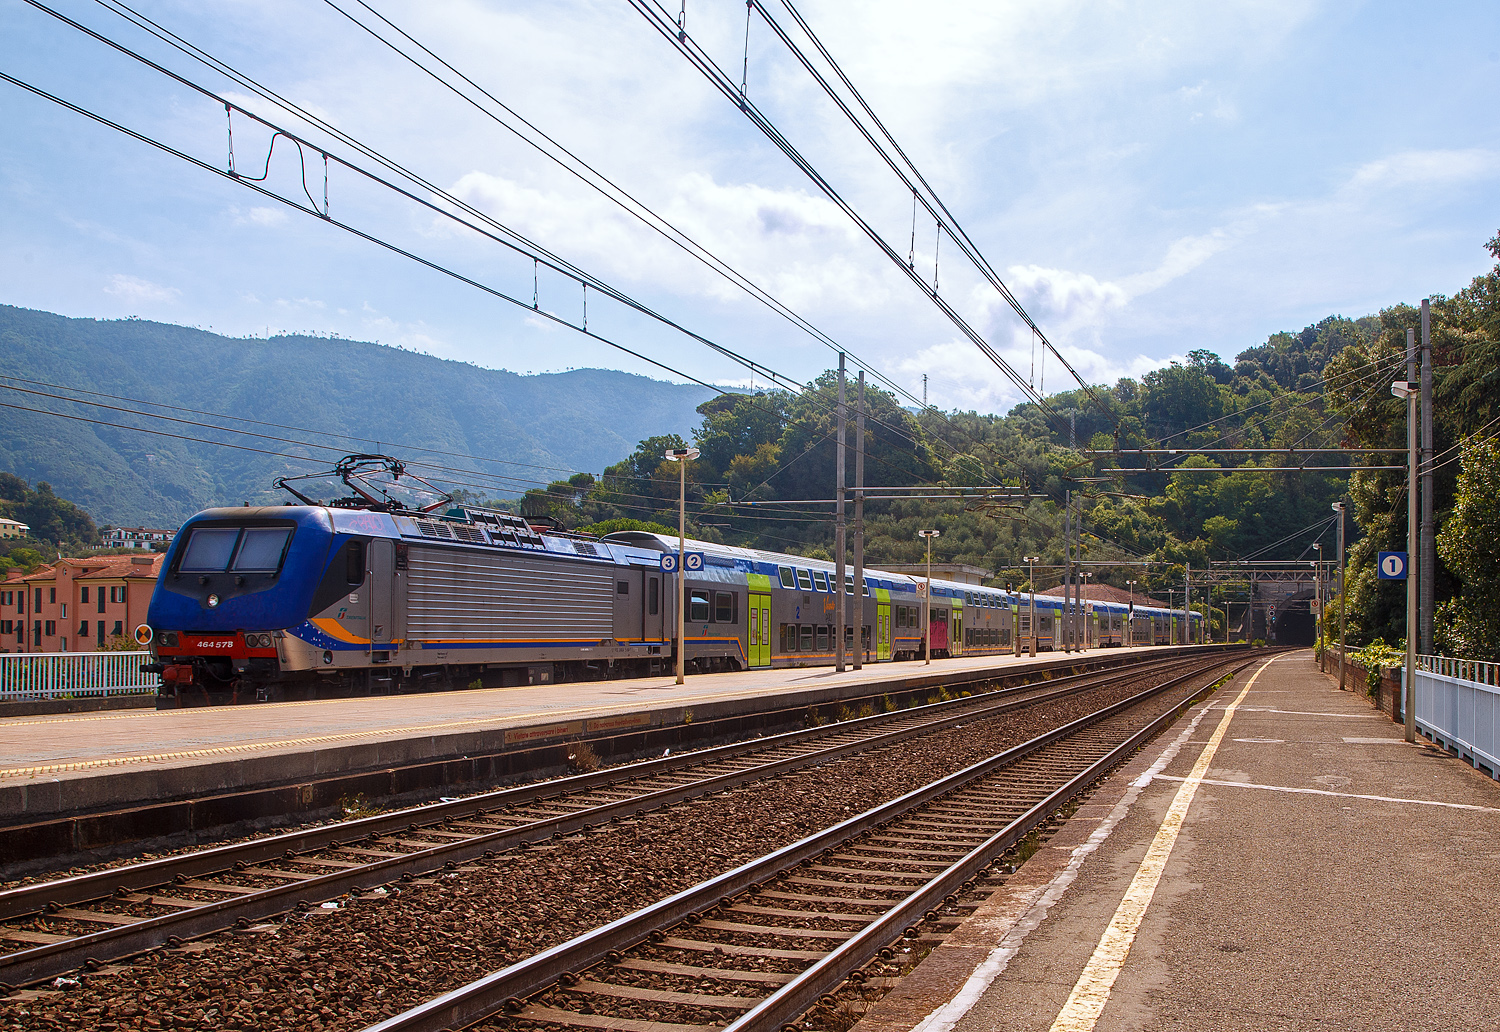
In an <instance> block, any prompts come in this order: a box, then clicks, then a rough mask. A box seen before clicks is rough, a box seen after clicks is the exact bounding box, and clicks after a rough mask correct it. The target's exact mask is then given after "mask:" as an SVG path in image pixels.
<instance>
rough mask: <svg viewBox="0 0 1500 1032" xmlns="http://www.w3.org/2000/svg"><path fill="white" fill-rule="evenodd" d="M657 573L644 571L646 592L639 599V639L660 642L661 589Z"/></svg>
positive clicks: (659, 574) (660, 579)
mask: <svg viewBox="0 0 1500 1032" xmlns="http://www.w3.org/2000/svg"><path fill="white" fill-rule="evenodd" d="M661 581H662V577H661V573H660V572H659V571H655V570H650V569H648V570H647V571H646V590H645V592H644V593H643V597H642V598H641V639H642V640H643V641H662V640H664V639H663V635H662V627H663V622H662V610H663V600H662V587H661Z"/></svg>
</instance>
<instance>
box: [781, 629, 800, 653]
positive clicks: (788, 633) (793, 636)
mask: <svg viewBox="0 0 1500 1032" xmlns="http://www.w3.org/2000/svg"><path fill="white" fill-rule="evenodd" d="M781 651H782V652H796V651H797V628H796V627H794V626H792V625H791V624H782V625H781Z"/></svg>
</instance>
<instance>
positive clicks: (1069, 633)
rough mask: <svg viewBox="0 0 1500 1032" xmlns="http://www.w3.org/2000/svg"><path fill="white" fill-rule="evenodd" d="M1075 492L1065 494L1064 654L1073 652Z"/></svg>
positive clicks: (1065, 492)
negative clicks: (1072, 597) (1071, 590)
mask: <svg viewBox="0 0 1500 1032" xmlns="http://www.w3.org/2000/svg"><path fill="white" fill-rule="evenodd" d="M1072 521H1073V492H1072V491H1064V492H1063V619H1062V638H1063V652H1072V651H1073V606H1072V605H1071V603H1070V602H1069V599H1068V595H1069V589H1070V588H1071V586H1072V584H1073V526H1072Z"/></svg>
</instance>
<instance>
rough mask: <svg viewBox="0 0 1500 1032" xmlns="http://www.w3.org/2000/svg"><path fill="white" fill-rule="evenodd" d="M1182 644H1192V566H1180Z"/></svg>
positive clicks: (1186, 564) (1184, 564)
mask: <svg viewBox="0 0 1500 1032" xmlns="http://www.w3.org/2000/svg"><path fill="white" fill-rule="evenodd" d="M1182 571H1183V572H1182V622H1183V627H1182V630H1183V639H1182V640H1183V644H1185V645H1191V644H1192V643H1193V564H1192V563H1183V564H1182Z"/></svg>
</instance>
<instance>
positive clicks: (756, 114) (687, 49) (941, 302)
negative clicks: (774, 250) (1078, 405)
mask: <svg viewBox="0 0 1500 1032" xmlns="http://www.w3.org/2000/svg"><path fill="white" fill-rule="evenodd" d="M627 2H629V3H630V5H631V6H632V7H634V8H635V9H636V10H637V11H638V12H640V13H641V14H642V15H643V16H644V17H645V18H646V20H647V22H648V23H649V24H650V25H651V26H652V27H653V28H655V29H657V31H658V32H660V33H661V35H662V36H663V38H665V39H666V40H667V41H668V42H669V43H670V44H671V45H672V46H673V47H674V48H675V49H677V50H678V51H679V52H680V53H682V54H683V56H684V57H686V58H687V59H688V62H689V63H690V64H692V65H693V67H694V68H696V69H697V70H698V71H699V72H700V73H701V74H702V75H703V76H704V77H705V78H706V79H707V80H708V81H709V82H710V83H711V84H712V85H713V86H714V87H715V88H716V89H718V90H719V92H720V93H722V94H723V95H724V96H725V97H726V98H728V99H729V100H731V101H733V102H734V103H735V105H736V106H737V107H739V108H740V110H741V111H743V112H744V113H745V115H746V117H747V118H749V119H750V121H751V122H752V124H754V125H755V126H756V128H758V129H760V131H761V132H762V133H763V134H764V135H765V136H766V138H767V139H769V140H770V141H771V142H772V143H773V144H775V146H776V147H777V148H778V149H779V150H780V151H781V152H782V153H783V154H785V155H786V156H787V157H788V158H789V159H791V161H792V162H793V164H795V165H796V166H797V167H798V168H799V169H801V170H802V172H803V174H804V175H806V176H807V177H808V179H810V180H811V181H812V182H813V183H814V185H816V186H817V187H818V189H819V190H820V191H822V192H823V194H824V195H825V196H826V197H828V199H829V200H830V201H832V202H833V203H834V204H835V205H836V206H837V207H838V208H839V209H840V210H842V211H843V212H844V214H845V215H847V216H848V217H849V218H850V219H851V220H852V221H853V222H854V223H855V225H856V226H857V227H859V229H860V231H861V232H863V233H864V234H865V235H866V236H867V237H868V238H869V239H870V241H871V242H872V243H874V244H875V245H876V247H877V248H879V249H880V250H881V251H882V252H883V253H884V254H885V255H886V257H887V258H889V259H890V260H891V261H892V262H893V263H894V264H895V265H896V267H897V268H898V269H900V270H901V272H902V273H903V274H905V275H906V276H907V278H908V279H910V280H911V281H912V283H914V284H915V285H916V286H917V287H918V289H920V290H921V291H922V292H923V293H924V294H926V295H927V297H928V298H929V299H930V300H931V301H932V303H933V304H934V305H935V306H937V308H938V309H939V310H940V311H941V312H942V313H943V314H944V315H946V316H947V317H948V319H949V321H950V322H952V323H953V324H954V326H956V327H957V328H958V329H959V332H961V333H962V334H963V335H964V336H965V337H967V338H969V340H970V341H971V342H972V343H973V344H974V345H975V346H976V347H978V348H979V350H980V351H981V353H983V354H984V355H985V356H986V357H987V358H989V359H990V360H991V361H992V362H993V363H994V364H995V366H996V367H997V368H998V369H1000V371H1001V372H1002V373H1003V374H1004V375H1005V376H1006V378H1007V379H1009V380H1010V381H1011V383H1012V384H1013V385H1014V386H1015V387H1016V388H1017V390H1019V391H1020V392H1021V393H1022V394H1023V395H1024V396H1025V397H1027V398H1029V399H1031V401H1032V403H1033V404H1035V405H1037V406H1038V408H1040V409H1042V411H1044V412H1046V413H1047V414H1048V415H1049V417H1054V418H1055V413H1054V412H1053V410H1052V408H1051V406H1050V405H1048V404H1047V401H1046V399H1045V398H1043V397H1042V396H1041V395H1039V394H1038V393H1037V392H1036V391H1035V389H1033V388H1032V387H1031V385H1030V384H1028V383H1027V382H1026V380H1025V379H1024V378H1023V377H1022V376H1021V375H1020V374H1019V373H1017V372H1016V370H1015V369H1014V368H1012V367H1011V365H1010V363H1009V362H1007V361H1006V360H1005V358H1004V357H1003V356H1002V355H1000V353H999V352H998V351H996V350H995V349H994V347H993V346H992V345H991V344H990V343H989V341H987V340H986V339H985V338H984V336H983V335H982V334H980V333H979V332H978V331H977V330H976V329H974V327H973V326H971V325H970V324H969V323H968V321H967V320H965V319H964V318H963V316H961V315H960V314H959V313H958V311H957V310H955V309H954V308H953V307H952V305H950V304H949V303H948V302H947V300H946V299H945V298H943V297H942V295H941V294H939V293H938V292H937V291H935V290H933V289H932V288H931V287H930V286H928V284H927V283H926V281H925V280H924V279H923V278H922V277H921V276H920V275H919V274H917V272H916V271H915V270H914V269H911V268H909V267H908V266H907V264H906V261H905V259H904V258H903V257H902V256H901V255H900V254H898V253H897V251H896V250H895V248H893V247H892V246H891V244H890V243H889V242H888V241H886V239H885V238H884V237H883V236H882V235H881V234H880V233H879V231H878V230H876V229H875V228H874V227H873V226H872V225H871V224H870V223H869V222H868V221H866V220H865V218H864V217H863V216H861V215H860V214H859V212H858V211H856V210H855V208H854V206H853V205H852V204H851V203H850V202H849V201H847V200H845V198H844V197H843V196H842V195H841V194H840V193H839V192H838V190H837V189H835V188H834V187H833V185H832V184H831V183H830V182H828V180H827V179H826V178H825V177H824V176H823V175H822V173H820V172H819V171H818V170H817V169H816V167H814V166H813V164H812V162H811V161H809V160H808V159H807V158H806V157H805V156H804V155H803V154H802V153H801V152H800V151H799V150H798V149H797V148H796V147H795V146H794V145H793V144H792V142H791V141H790V140H788V139H787V138H786V137H785V136H784V135H782V133H781V132H780V130H778V129H777V128H776V126H775V125H774V124H773V123H772V122H771V121H770V120H769V119H768V118H767V117H766V116H765V115H764V114H763V113H762V112H761V111H760V109H759V108H758V107H757V106H756V105H755V103H754V102H753V101H751V100H750V99H749V98H748V97H744V96H741V94H740V93H739V90H738V88H737V87H736V86H735V85H734V83H733V82H732V81H731V80H730V79H729V77H728V76H727V75H726V74H725V73H724V71H723V69H721V68H720V67H719V66H718V65H717V64H716V63H715V62H714V61H713V59H712V58H710V57H709V56H708V54H707V53H706V52H705V51H703V50H702V49H701V48H700V47H698V45H697V43H696V41H694V39H693V37H692V36H687V35H684V38H682V39H680V40H679V39H678V38H677V31H676V26H675V24H673V23H672V22H671V19H670V18H668V19H667V20H666V21H662V20H660V19H659V18H658V17H657V13H656V11H654V10H653V8H657V9H661V8H660V4H659V3H656V2H655V0H627ZM751 2H752V3H753V0H751ZM661 10H664V9H661ZM762 14H763V15H764V12H762ZM913 189H915V187H913Z"/></svg>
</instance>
